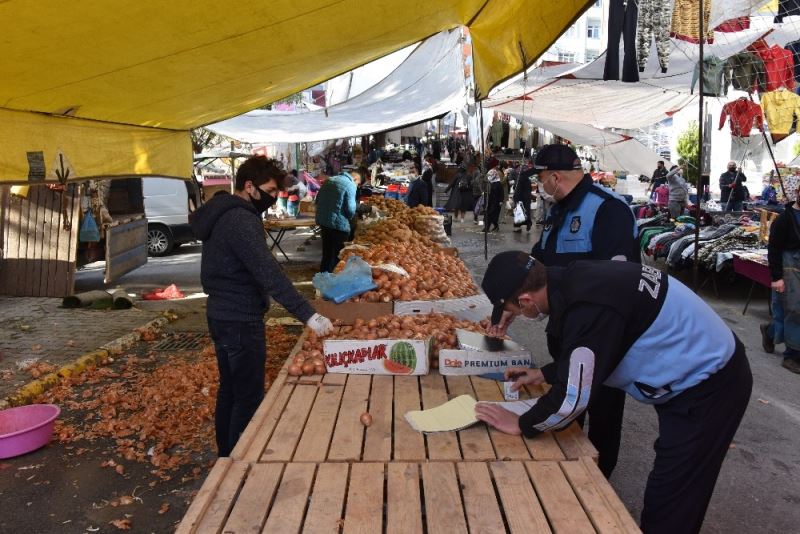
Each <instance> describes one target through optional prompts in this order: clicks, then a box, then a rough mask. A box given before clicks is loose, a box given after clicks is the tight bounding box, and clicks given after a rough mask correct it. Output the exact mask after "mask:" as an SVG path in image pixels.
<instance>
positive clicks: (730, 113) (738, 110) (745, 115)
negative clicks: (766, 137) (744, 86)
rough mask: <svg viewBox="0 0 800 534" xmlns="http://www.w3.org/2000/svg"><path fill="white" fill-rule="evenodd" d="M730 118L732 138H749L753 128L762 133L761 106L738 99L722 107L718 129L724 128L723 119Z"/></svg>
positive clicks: (744, 99) (762, 117)
mask: <svg viewBox="0 0 800 534" xmlns="http://www.w3.org/2000/svg"><path fill="white" fill-rule="evenodd" d="M728 117H730V123H731V135H733V136H734V137H749V136H750V130H752V129H753V126H755V127H756V128H758V129H759V130H761V131H762V132H763V131H764V114H763V113H762V112H761V106H759V105H758V104H756V103H755V102H751V101H749V100H747V99H746V98H738V99H736V100H734V101H733V102H728V103H727V104H725V105H724V106H722V113H720V115H719V129H720V130H721V129H722V127H723V126H725V119H726V118H728Z"/></svg>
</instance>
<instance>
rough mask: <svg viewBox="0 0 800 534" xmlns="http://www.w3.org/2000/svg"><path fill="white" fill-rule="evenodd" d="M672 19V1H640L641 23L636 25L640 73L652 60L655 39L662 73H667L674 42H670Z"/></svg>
mask: <svg viewBox="0 0 800 534" xmlns="http://www.w3.org/2000/svg"><path fill="white" fill-rule="evenodd" d="M671 19H672V9H671V5H670V0H639V21H638V23H637V24H636V55H637V57H638V59H639V72H644V69H645V67H647V60H648V59H649V58H650V47H651V45H652V41H653V37H655V40H656V53H657V54H658V64H659V66H660V67H661V72H667V68H668V67H669V54H670V52H671V51H672V42H671V41H670V40H669V27H670V22H671Z"/></svg>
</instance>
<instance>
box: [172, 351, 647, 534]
mask: <svg viewBox="0 0 800 534" xmlns="http://www.w3.org/2000/svg"><path fill="white" fill-rule="evenodd" d="M304 338H305V336H302V337H301V338H300V339H299V340H298V342H297V345H296V347H295V350H294V351H292V353H293V354H294V353H295V352H296V351H297V350H299V347H300V346H301V345H302V342H303V341H304ZM291 358H292V356H290V357H289V359H287V363H288V362H289V361H290V360H291ZM464 393H467V394H470V395H473V396H475V398H477V399H479V400H501V399H502V391H501V385H500V384H498V383H497V382H495V381H492V380H487V379H483V378H479V377H467V376H457V377H452V376H451V377H443V376H442V375H440V374H439V373H438V372H436V371H433V372H432V373H431V374H429V375H426V376H420V377H416V376H380V375H376V376H369V375H342V374H330V373H329V374H326V375H324V376H312V377H299V378H295V377H290V376H288V374H287V366H286V365H284V367H283V368H282V369H281V370H280V372H279V373H278V376H277V377H276V379H275V382H274V383H273V385H272V386H271V387H270V389H269V391H268V392H267V395H266V396H265V398H264V401H263V402H262V403H261V405H260V407H259V409H258V411H257V412H256V414H255V415H254V416H253V419H252V421H251V422H250V424H249V425H248V427H247V429H246V430H245V432H244V433H243V434H242V436H241V438H240V439H239V442H238V444H237V446H236V448H235V449H234V451H233V453H232V454H231V458H220V459H219V460H217V462H216V464H215V465H214V468H213V469H212V470H211V473H209V475H208V477H207V478H206V481H205V483H204V484H203V487H202V488H201V489H200V491H199V493H198V494H197V496H196V497H195V499H194V501H193V502H192V505H191V506H190V508H189V510H188V511H187V513H186V515H185V516H184V518H183V520H182V521H181V524H180V525H179V527H178V530H177V532H179V533H193V532H202V533H205V532H215V533H218V532H226V533H239V532H270V533H271V532H280V533H289V532H334V533H338V532H344V533H349V532H375V533H382V532H398V533H406V532H425V531H427V532H428V533H436V532H442V533H444V532H446V533H451V532H456V533H457V532H480V533H483V532H488V533H494V532H526V533H527V532H565V533H583V532H604V533H605V532H615V533H621V532H625V533H627V532H639V529H638V527H637V526H636V522H635V521H634V520H633V518H632V517H631V516H630V514H629V513H628V512H627V510H626V509H625V507H624V505H623V504H622V502H621V501H620V500H619V498H618V497H617V495H616V494H615V493H614V490H613V489H612V488H611V486H610V485H609V484H608V482H607V481H606V479H605V478H604V477H603V475H602V473H601V472H600V471H599V469H598V468H597V466H596V463H595V462H596V458H597V451H596V450H595V449H594V447H592V445H591V443H590V442H589V441H588V439H587V438H586V437H585V435H584V434H583V432H582V431H581V430H580V428H578V426H577V425H574V424H573V425H572V426H570V427H569V428H568V429H566V430H564V431H562V432H556V433H546V434H542V435H540V436H538V437H536V438H534V439H525V438H522V437H520V436H509V435H506V434H503V433H501V432H498V431H495V430H493V429H490V428H488V427H487V426H486V425H484V424H480V423H479V424H477V425H474V426H472V427H470V428H468V429H465V430H462V431H460V432H449V433H441V434H430V435H423V434H420V433H419V432H416V431H414V430H413V429H411V427H410V426H409V425H408V423H407V422H406V421H405V419H404V417H403V416H404V414H405V413H406V412H407V411H409V410H415V409H420V408H428V407H433V406H438V405H439V404H441V403H443V402H445V401H447V400H448V398H450V397H453V396H457V395H461V394H464ZM543 393H544V390H543V389H541V388H540V389H533V390H529V391H525V392H523V393H522V394H521V398H526V397H528V396H530V395H534V396H538V395H541V394H543ZM365 411H369V413H370V414H372V417H373V422H372V424H371V425H370V426H369V427H364V426H363V425H362V424H361V422H360V416H361V414H362V413H363V412H365Z"/></svg>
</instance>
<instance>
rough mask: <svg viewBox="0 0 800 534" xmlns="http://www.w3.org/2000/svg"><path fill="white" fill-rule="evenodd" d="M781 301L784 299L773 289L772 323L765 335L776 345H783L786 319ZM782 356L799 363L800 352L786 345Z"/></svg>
mask: <svg viewBox="0 0 800 534" xmlns="http://www.w3.org/2000/svg"><path fill="white" fill-rule="evenodd" d="M783 299H784V297H783V296H782V295H781V294H780V293H778V292H777V291H775V290H774V289H773V290H772V321H771V322H770V323H769V326H768V327H767V335H768V336H769V337H770V338H771V339H772V342H773V343H775V344H776V345H780V344H781V343H785V340H784V331H783V330H784V326H783V321H784V319H785V317H786V314H785V312H784V310H783ZM783 356H784V357H786V358H793V359H795V360H798V361H800V351H798V350H795V349H793V348H791V347H790V346H788V345H786V350H785V351H784V352H783Z"/></svg>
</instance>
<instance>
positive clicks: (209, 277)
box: [191, 156, 333, 456]
mask: <svg viewBox="0 0 800 534" xmlns="http://www.w3.org/2000/svg"><path fill="white" fill-rule="evenodd" d="M283 187H284V172H283V170H281V169H280V168H279V167H278V166H277V165H276V164H275V163H274V162H273V161H271V160H269V159H267V158H266V157H264V156H254V157H251V158H250V159H248V160H247V161H245V162H244V163H243V164H242V166H241V167H239V170H238V171H237V173H236V184H235V191H234V193H233V194H232V195H220V196H218V197H216V196H215V197H214V198H212V199H211V200H210V201H209V202H208V203H207V204H205V205H204V206H203V207H201V208H200V209H199V210H197V211H196V212H195V213H194V215H193V216H192V218H191V225H192V230H193V231H194V234H195V235H196V236H197V237H198V238H200V239H201V240H202V241H203V255H202V260H201V270H200V279H201V282H202V284H203V291H205V292H206V293H207V294H208V304H207V307H206V316H207V320H208V330H209V333H210V334H211V338H212V339H213V340H214V346H215V348H216V352H217V365H218V367H219V380H220V382H219V391H218V392H217V414H216V435H217V448H218V450H219V455H220V456H229V455H230V453H231V451H232V450H233V447H234V446H235V445H236V442H237V441H238V440H239V436H240V434H241V433H242V432H243V431H244V429H245V427H246V426H247V423H248V422H250V419H251V418H252V417H253V414H254V413H255V411H256V409H257V408H258V405H259V404H260V403H261V399H262V398H263V397H264V363H265V359H266V350H267V347H266V339H265V338H264V313H266V311H267V310H268V309H269V297H270V295H271V296H273V297H274V298H275V299H276V300H277V301H278V302H280V303H281V304H282V305H283V306H284V307H285V308H286V309H287V310H289V312H290V313H291V314H292V315H294V316H295V317H297V318H298V319H300V320H301V321H303V322H304V323H306V324H307V325H308V326H309V327H310V328H311V329H312V330H313V331H314V332H316V333H317V335H325V334H327V333H328V332H330V331H331V330H332V329H333V325H332V324H331V322H330V321H329V320H328V319H327V318H326V317H323V316H321V315H319V314H318V313H315V312H314V308H313V307H312V306H311V304H310V303H309V302H308V301H307V300H306V299H304V298H303V297H302V296H301V295H300V294H299V293H298V292H297V290H296V289H295V288H294V286H293V285H292V283H291V282H290V281H289V279H288V278H286V275H285V274H284V273H283V271H282V270H281V268H280V266H279V265H278V262H277V261H276V260H275V258H274V257H273V256H272V254H271V253H270V251H269V250H268V249H267V244H266V236H265V234H264V226H263V224H262V221H261V213H263V212H264V211H265V210H266V209H267V208H268V207H269V206H270V205H272V204H273V203H275V198H276V197H277V195H278V191H279V190H281V189H283Z"/></svg>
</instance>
